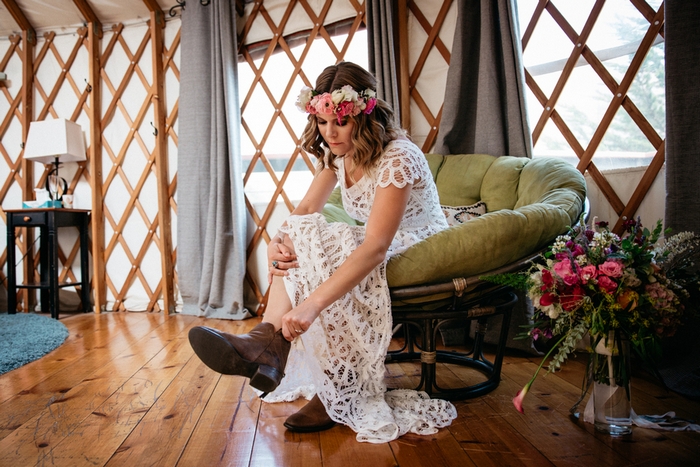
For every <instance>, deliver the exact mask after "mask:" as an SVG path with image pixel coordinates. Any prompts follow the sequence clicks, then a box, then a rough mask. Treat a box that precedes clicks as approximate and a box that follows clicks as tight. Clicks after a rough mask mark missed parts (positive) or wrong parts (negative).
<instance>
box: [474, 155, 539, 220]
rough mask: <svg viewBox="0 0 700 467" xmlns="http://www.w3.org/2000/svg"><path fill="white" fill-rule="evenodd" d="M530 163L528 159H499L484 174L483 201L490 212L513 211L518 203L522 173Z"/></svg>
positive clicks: (482, 184)
mask: <svg viewBox="0 0 700 467" xmlns="http://www.w3.org/2000/svg"><path fill="white" fill-rule="evenodd" d="M528 162H530V159H528V158H526V157H509V156H504V157H499V158H497V159H496V160H495V161H493V164H491V166H490V167H489V169H488V170H487V171H486V173H485V174H484V177H483V179H482V181H481V201H483V202H484V203H486V209H487V211H488V212H491V211H500V210H501V209H513V206H515V203H516V202H517V201H518V184H519V182H520V172H521V171H522V170H523V167H524V166H525V165H526V164H527V163H528Z"/></svg>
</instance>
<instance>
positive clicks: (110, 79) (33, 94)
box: [0, 11, 180, 311]
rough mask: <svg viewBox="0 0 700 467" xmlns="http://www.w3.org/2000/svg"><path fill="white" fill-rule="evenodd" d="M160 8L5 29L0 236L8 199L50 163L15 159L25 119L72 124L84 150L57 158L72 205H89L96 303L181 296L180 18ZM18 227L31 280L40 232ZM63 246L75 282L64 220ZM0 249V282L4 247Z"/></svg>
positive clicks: (126, 304) (143, 304) (75, 250)
mask: <svg viewBox="0 0 700 467" xmlns="http://www.w3.org/2000/svg"><path fill="white" fill-rule="evenodd" d="M166 13H167V12H166ZM165 19H166V15H164V14H163V12H162V11H159V12H154V13H152V14H151V17H150V19H149V20H147V21H146V20H138V21H135V22H133V23H128V24H121V23H120V24H115V25H112V26H111V27H109V26H103V25H99V23H96V24H97V27H92V26H93V23H90V24H88V25H87V26H83V25H79V26H75V27H60V28H54V29H51V30H43V31H33V30H30V31H29V33H27V32H26V31H25V32H24V33H20V34H14V35H11V36H9V37H4V38H2V39H0V57H1V58H0V60H1V61H0V71H2V72H4V73H6V74H7V80H5V81H4V82H3V85H2V87H1V88H0V93H2V97H0V121H1V122H2V123H1V124H0V125H1V126H0V137H1V139H0V154H1V156H0V203H1V204H2V210H1V211H0V219H1V222H0V235H1V237H0V238H2V239H3V240H2V244H3V245H4V244H5V241H4V239H5V238H6V225H7V224H6V219H7V218H6V213H5V210H7V209H19V208H22V202H23V201H24V200H32V199H34V195H35V193H34V190H35V189H42V188H43V187H44V182H45V178H46V176H47V173H48V168H45V167H43V166H42V165H41V164H38V163H32V162H28V161H23V160H22V159H23V158H22V154H23V146H24V145H23V143H24V142H25V138H26V137H25V135H26V132H27V129H28V125H29V122H31V121H35V120H45V119H54V118H65V119H69V120H72V121H75V122H77V123H79V124H80V125H81V127H82V129H83V131H84V133H85V137H86V143H87V148H88V150H87V152H88V154H87V156H88V160H87V161H86V162H80V163H76V162H71V163H65V164H62V165H61V167H60V175H61V177H63V178H65V179H66V181H67V184H68V191H67V192H68V193H69V194H73V195H74V203H73V207H74V208H77V209H88V210H91V269H92V271H91V275H92V285H93V289H94V294H93V296H94V300H95V306H96V310H98V311H99V310H110V311H111V310H134V311H142V310H149V311H160V310H164V309H167V310H174V309H175V307H176V305H175V301H174V295H175V293H176V278H175V277H174V267H173V265H174V263H175V246H176V243H177V240H176V238H174V234H175V232H176V229H175V228H174V223H175V222H176V221H177V205H176V201H175V190H176V180H177V177H176V173H177V109H178V106H177V102H178V96H179V66H180V65H179V45H180V32H179V31H180V19H179V17H177V18H170V17H167V21H164V20H165ZM23 26H25V27H26V25H23ZM100 36H101V37H100ZM33 37H35V40H34V41H33V40H32V38H33ZM32 42H34V43H32ZM17 235H18V238H17V243H16V245H14V248H15V249H16V252H17V254H16V258H18V264H16V265H15V266H16V271H17V274H18V282H19V281H24V280H25V278H26V277H28V278H30V279H31V278H32V277H34V278H35V279H36V278H37V277H38V261H39V258H38V256H39V255H38V254H36V252H37V250H38V244H37V243H36V239H37V236H38V234H35V233H34V232H33V231H32V229H17ZM9 247H13V246H9ZM59 248H60V249H59V253H58V254H59V260H60V262H61V263H62V265H63V267H62V268H61V272H60V276H59V280H60V281H69V282H77V281H78V279H77V278H79V277H80V261H79V242H78V231H77V229H72V228H64V229H61V230H60V233H59ZM1 255H2V256H0V263H2V265H3V269H2V275H1V276H0V279H1V280H2V281H3V285H5V281H6V279H7V275H6V274H7V267H8V265H7V264H6V258H7V250H6V248H4V247H3V248H2V250H1ZM166 271H167V273H166ZM68 290H70V289H68ZM18 298H20V300H21V306H22V307H23V308H24V309H25V310H27V309H29V308H32V309H33V307H34V306H36V307H37V308H38V307H39V304H38V303H36V297H34V296H33V294H32V293H28V292H27V291H26V290H25V291H23V293H21V294H20V297H18ZM68 301H70V300H68Z"/></svg>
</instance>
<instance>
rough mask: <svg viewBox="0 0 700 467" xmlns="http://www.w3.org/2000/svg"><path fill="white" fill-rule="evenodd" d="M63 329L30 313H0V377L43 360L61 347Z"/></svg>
mask: <svg viewBox="0 0 700 467" xmlns="http://www.w3.org/2000/svg"><path fill="white" fill-rule="evenodd" d="M66 337H68V329H67V328H66V326H65V325H64V324H63V323H61V322H60V321H58V320H56V319H52V318H49V317H46V316H41V315H35V314H33V313H17V314H14V315H10V314H8V313H2V314H0V374H3V373H6V372H8V371H10V370H14V369H15V368H19V367H21V366H22V365H26V364H27V363H29V362H31V361H34V360H36V359H37V358H40V357H43V356H44V355H46V354H47V353H49V352H51V351H52V350H53V349H55V348H56V347H58V346H59V345H61V344H63V341H65V340H66Z"/></svg>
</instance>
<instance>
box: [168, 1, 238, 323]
mask: <svg viewBox="0 0 700 467" xmlns="http://www.w3.org/2000/svg"><path fill="white" fill-rule="evenodd" d="M232 3H233V2H228V1H218V2H212V3H211V4H210V5H208V6H202V5H201V4H200V2H191V4H190V3H188V4H187V9H186V10H185V11H183V14H182V29H181V30H182V50H181V54H182V55H181V62H182V64H183V65H182V67H181V75H180V110H179V123H178V130H179V148H178V188H177V189H178V193H177V200H178V223H177V224H178V227H177V234H178V245H177V270H178V285H179V288H180V293H181V295H182V299H183V302H184V309H183V313H187V314H193V315H198V316H206V317H212V318H228V319H243V318H248V317H250V316H251V314H250V313H249V312H248V311H247V310H246V309H245V308H244V307H243V280H244V277H245V268H246V261H245V255H246V248H245V242H246V225H245V222H246V215H245V204H244V199H243V175H242V174H243V172H242V165H241V151H240V133H239V132H240V105H239V103H238V72H237V64H236V56H237V50H236V17H235V10H234V9H233V8H232V6H231V5H232Z"/></svg>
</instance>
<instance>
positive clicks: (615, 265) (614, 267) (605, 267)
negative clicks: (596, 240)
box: [598, 261, 624, 277]
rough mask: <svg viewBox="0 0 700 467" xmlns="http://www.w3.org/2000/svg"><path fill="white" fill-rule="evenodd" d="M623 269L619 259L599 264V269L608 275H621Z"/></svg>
mask: <svg viewBox="0 0 700 467" xmlns="http://www.w3.org/2000/svg"><path fill="white" fill-rule="evenodd" d="M623 269H624V268H623V267H622V264H620V263H619V262H617V261H606V262H604V263H603V264H601V265H600V266H598V270H599V271H600V272H602V273H603V274H605V275H606V276H608V277H621V276H622V271H623Z"/></svg>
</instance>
